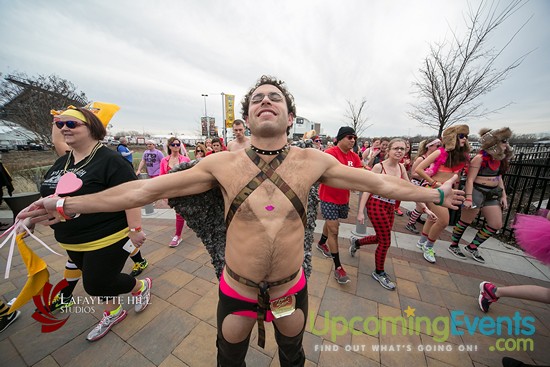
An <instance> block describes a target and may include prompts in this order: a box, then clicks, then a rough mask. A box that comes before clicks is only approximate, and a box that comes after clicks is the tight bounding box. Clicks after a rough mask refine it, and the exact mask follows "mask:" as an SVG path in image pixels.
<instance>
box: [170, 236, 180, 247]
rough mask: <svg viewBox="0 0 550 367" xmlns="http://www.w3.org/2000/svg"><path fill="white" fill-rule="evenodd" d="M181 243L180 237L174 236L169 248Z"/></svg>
mask: <svg viewBox="0 0 550 367" xmlns="http://www.w3.org/2000/svg"><path fill="white" fill-rule="evenodd" d="M180 243H181V237H179V236H174V238H172V242H170V245H168V246H170V247H178V246H179V245H180Z"/></svg>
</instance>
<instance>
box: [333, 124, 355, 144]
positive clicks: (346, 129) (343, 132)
mask: <svg viewBox="0 0 550 367" xmlns="http://www.w3.org/2000/svg"><path fill="white" fill-rule="evenodd" d="M348 135H355V130H353V128H352V127H350V126H342V127H341V128H340V129H339V130H338V135H336V143H338V142H339V141H340V140H342V139H344V138H345V137H346V136H348Z"/></svg>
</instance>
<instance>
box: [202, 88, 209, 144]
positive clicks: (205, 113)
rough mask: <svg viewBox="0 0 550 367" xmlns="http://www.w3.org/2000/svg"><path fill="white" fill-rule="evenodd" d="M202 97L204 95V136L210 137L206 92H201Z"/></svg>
mask: <svg viewBox="0 0 550 367" xmlns="http://www.w3.org/2000/svg"><path fill="white" fill-rule="evenodd" d="M201 96H202V97H204V118H205V120H206V136H207V138H210V121H208V113H207V112H206V97H208V94H201Z"/></svg>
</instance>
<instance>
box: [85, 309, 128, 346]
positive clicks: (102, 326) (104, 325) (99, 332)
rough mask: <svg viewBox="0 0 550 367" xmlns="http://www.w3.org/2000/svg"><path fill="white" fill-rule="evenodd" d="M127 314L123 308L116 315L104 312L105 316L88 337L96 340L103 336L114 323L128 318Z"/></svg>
mask: <svg viewBox="0 0 550 367" xmlns="http://www.w3.org/2000/svg"><path fill="white" fill-rule="evenodd" d="M126 315H128V313H127V312H126V310H124V309H122V308H121V309H120V311H118V313H116V314H114V315H111V314H109V312H107V311H105V312H103V318H102V319H101V321H100V322H99V324H97V326H96V327H95V328H93V330H92V331H90V333H89V334H88V336H87V337H86V339H88V340H89V341H91V342H94V341H96V340H99V339H101V338H103V337H104V336H105V334H107V333H108V332H109V330H111V328H112V327H113V326H114V325H116V324H118V323H119V322H121V321H122V320H124V319H125V318H126Z"/></svg>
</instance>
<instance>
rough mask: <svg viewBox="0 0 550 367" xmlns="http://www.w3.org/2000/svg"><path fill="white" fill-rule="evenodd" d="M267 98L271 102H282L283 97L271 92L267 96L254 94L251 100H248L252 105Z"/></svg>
mask: <svg viewBox="0 0 550 367" xmlns="http://www.w3.org/2000/svg"><path fill="white" fill-rule="evenodd" d="M266 96H267V98H269V100H270V101H271V102H281V101H282V100H283V96H281V95H280V94H279V93H277V92H271V93H268V94H264V93H258V94H254V95H253V96H252V98H250V102H252V103H254V104H255V103H260V102H261V101H263V100H264V98H265V97H266Z"/></svg>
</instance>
